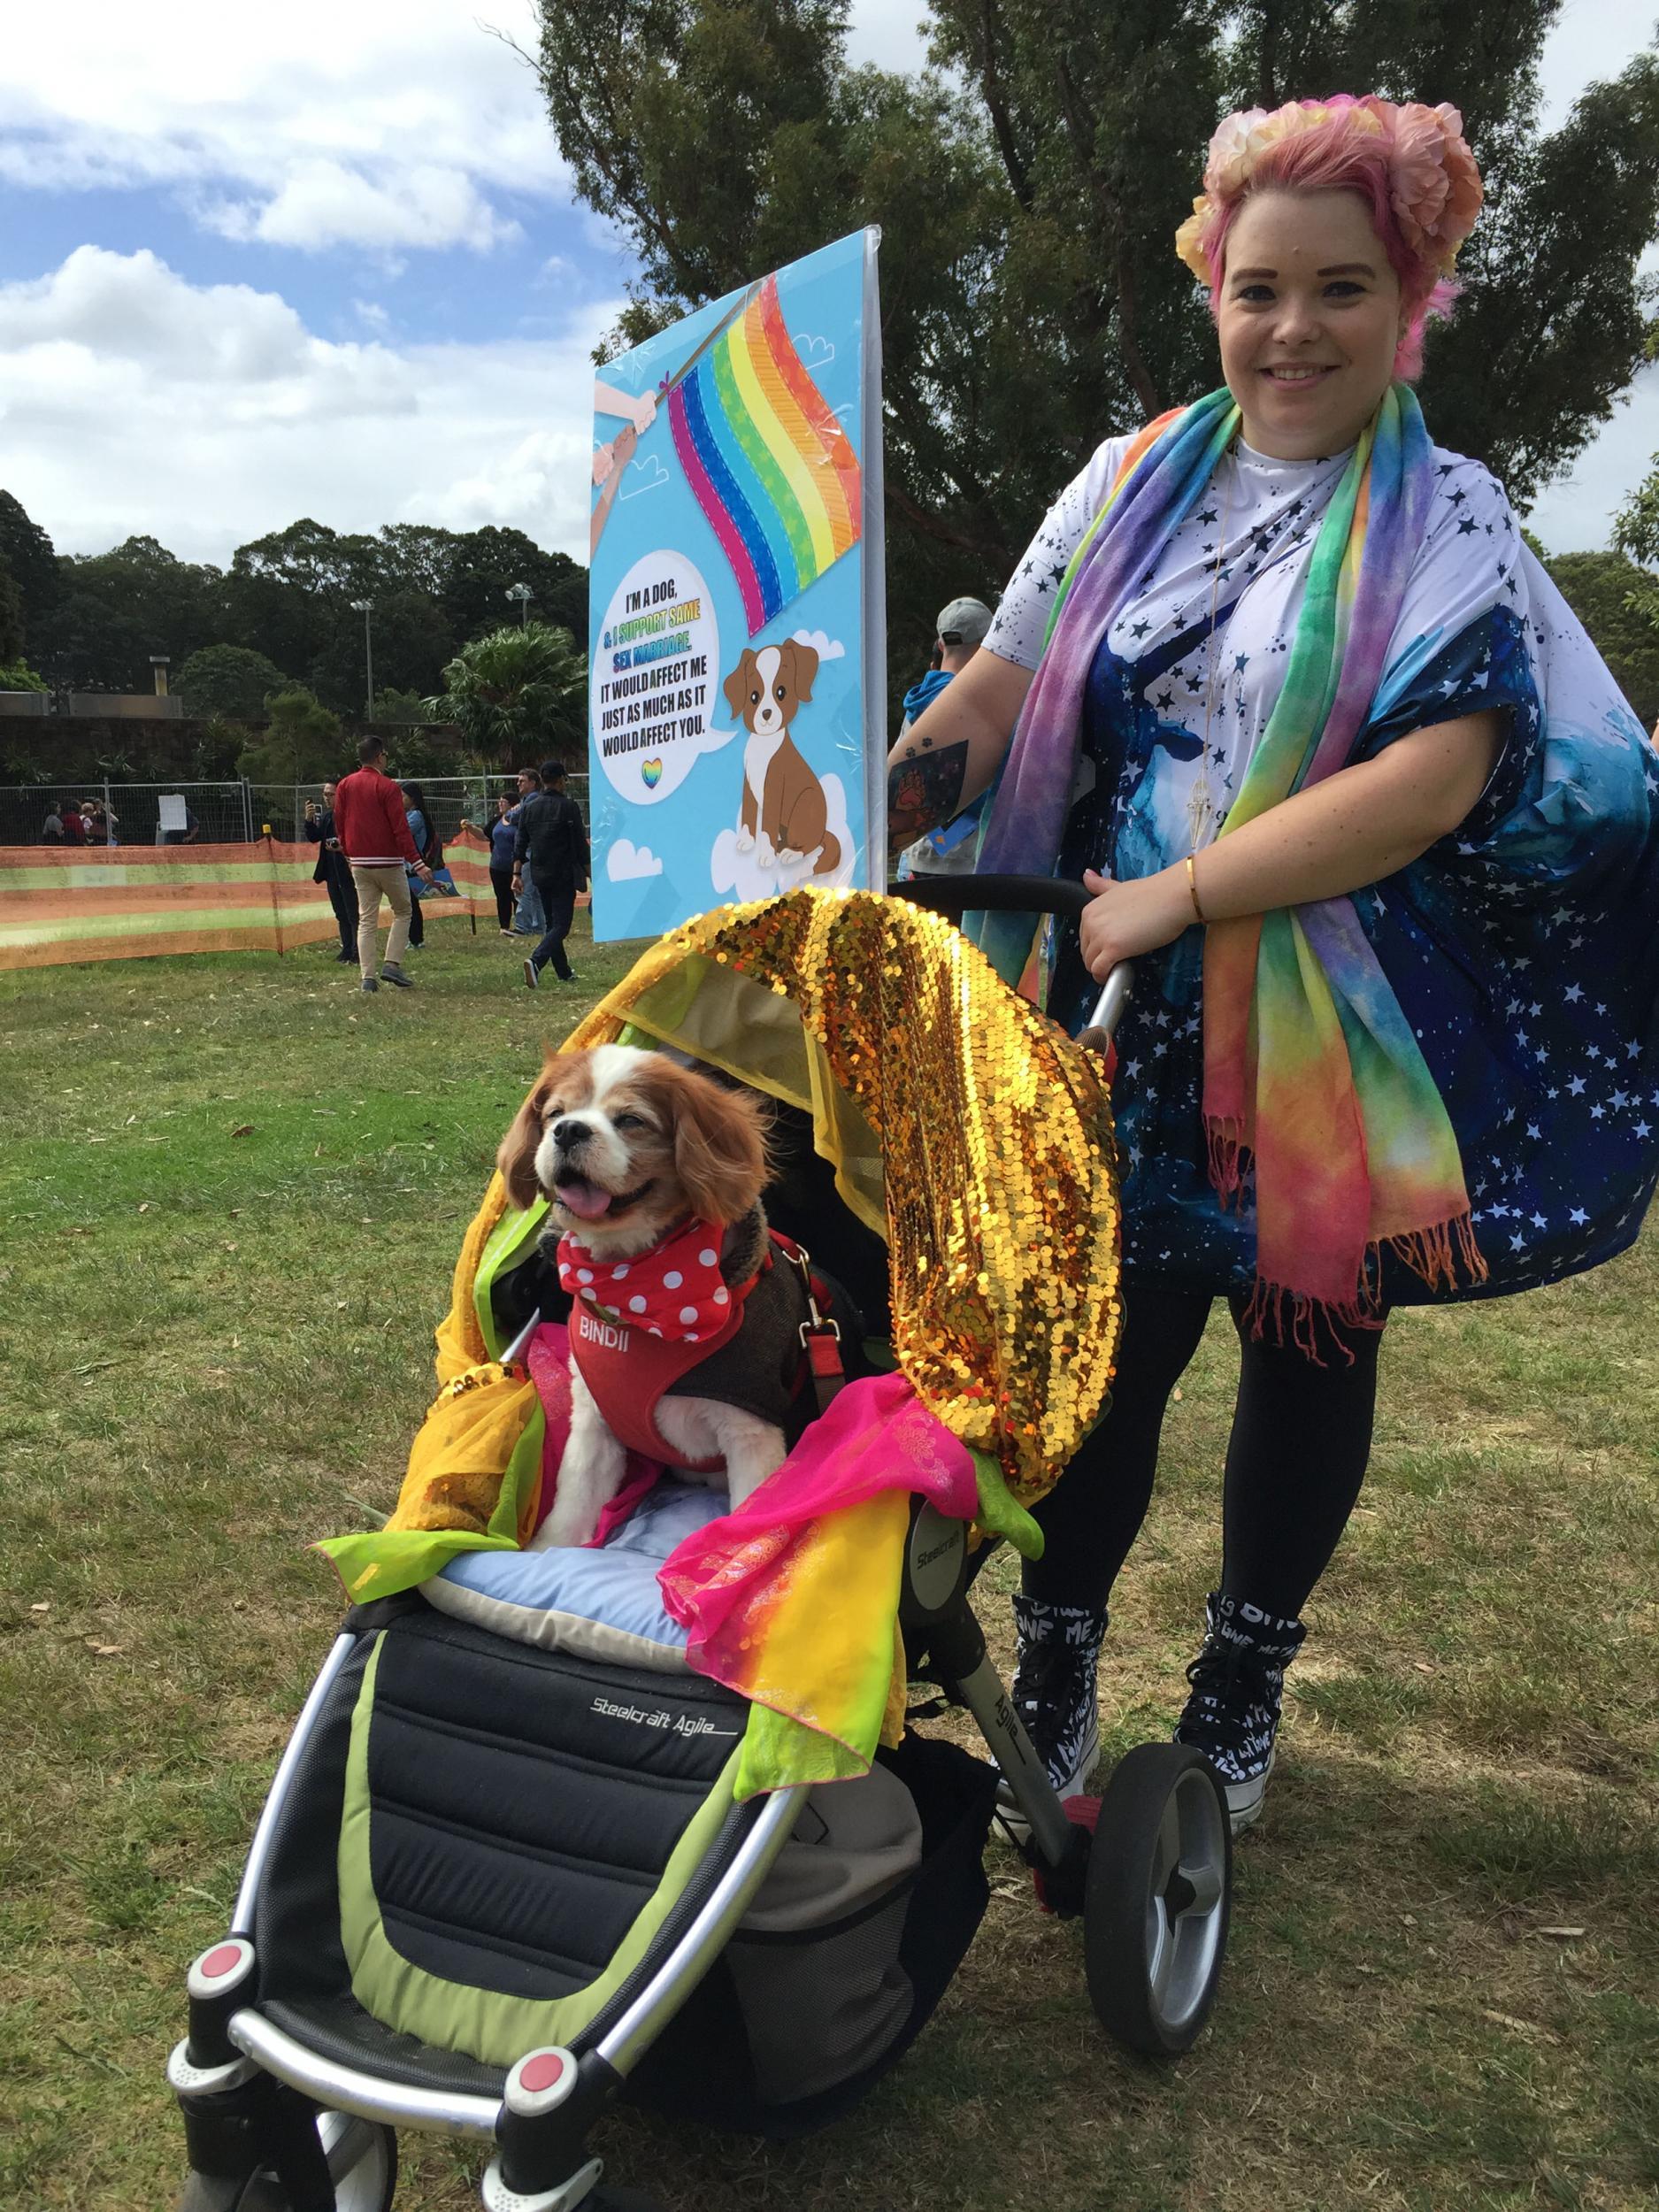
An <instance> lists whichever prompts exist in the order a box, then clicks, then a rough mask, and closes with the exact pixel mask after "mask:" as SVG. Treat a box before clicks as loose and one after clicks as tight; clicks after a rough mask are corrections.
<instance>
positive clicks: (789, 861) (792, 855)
mask: <svg viewBox="0 0 1659 2212" xmlns="http://www.w3.org/2000/svg"><path fill="white" fill-rule="evenodd" d="M805 858H806V855H805V854H804V853H798V852H796V850H795V847H794V846H793V845H780V847H779V849H778V864H779V866H780V867H782V868H793V867H794V865H795V862H796V861H797V860H804V859H805Z"/></svg>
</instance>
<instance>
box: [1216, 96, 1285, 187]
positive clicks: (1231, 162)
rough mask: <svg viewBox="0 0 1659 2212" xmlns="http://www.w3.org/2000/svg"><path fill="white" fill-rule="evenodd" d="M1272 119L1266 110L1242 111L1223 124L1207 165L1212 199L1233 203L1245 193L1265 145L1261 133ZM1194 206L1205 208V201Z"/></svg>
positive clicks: (1219, 127) (1250, 109)
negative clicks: (1244, 190) (1262, 147)
mask: <svg viewBox="0 0 1659 2212" xmlns="http://www.w3.org/2000/svg"><path fill="white" fill-rule="evenodd" d="M1284 112H1285V111H1284V110H1283V108H1280V109H1279V114H1280V115H1282V114H1283V113H1284ZM1269 121H1270V117H1269V115H1268V112H1267V110H1266V109H1265V108H1240V110H1239V111H1238V113H1237V114H1236V115H1229V116H1227V117H1225V119H1224V120H1223V121H1222V122H1221V123H1220V125H1219V126H1218V127H1217V130H1216V134H1215V135H1214V137H1213V138H1212V139H1211V140H1210V154H1209V157H1208V159H1207V160H1206V161H1205V163H1204V190H1205V192H1206V193H1207V194H1208V195H1209V196H1210V198H1212V199H1217V200H1231V199H1233V198H1236V196H1238V194H1239V193H1240V192H1242V191H1243V189H1244V187H1245V185H1246V183H1247V182H1248V179H1249V174H1250V171H1251V169H1252V168H1253V166H1254V165H1255V162H1256V153H1257V151H1258V150H1259V149H1260V147H1261V146H1262V145H1263V143H1265V140H1264V139H1263V138H1262V137H1260V136H1259V135H1258V134H1259V133H1260V132H1261V131H1262V129H1263V126H1264V125H1265V124H1266V123H1267V122H1269ZM1274 135H1275V136H1279V135H1280V134H1279V133H1278V132H1276V133H1275V134H1274ZM1202 205H1203V201H1202V199H1201V200H1196V201H1194V207H1195V208H1196V207H1202Z"/></svg>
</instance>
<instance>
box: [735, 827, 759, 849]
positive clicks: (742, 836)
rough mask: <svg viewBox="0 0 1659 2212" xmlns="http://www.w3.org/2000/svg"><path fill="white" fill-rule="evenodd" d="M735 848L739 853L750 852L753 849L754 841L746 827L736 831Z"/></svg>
mask: <svg viewBox="0 0 1659 2212" xmlns="http://www.w3.org/2000/svg"><path fill="white" fill-rule="evenodd" d="M737 849H738V850H739V852H741V853H752V852H753V851H754V849H755V841H754V839H753V838H752V837H751V836H750V835H749V832H748V831H747V830H746V829H741V830H739V832H738V833H737Z"/></svg>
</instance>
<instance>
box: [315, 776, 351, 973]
mask: <svg viewBox="0 0 1659 2212" xmlns="http://www.w3.org/2000/svg"><path fill="white" fill-rule="evenodd" d="M337 789H338V785H337V784H336V783H335V781H334V778H333V777H332V776H331V777H330V778H329V780H328V781H327V782H326V783H325V784H324V786H323V803H322V804H321V806H319V805H318V803H317V802H316V800H315V799H307V800H306V802H305V841H306V842H307V844H311V845H315V846H316V848H317V865H316V866H315V867H314V868H313V869H312V870H311V881H312V882H313V883H326V885H327V887H328V903H329V905H330V906H332V907H333V908H334V922H335V925H336V926H337V927H338V929H339V931H340V949H339V951H338V952H337V953H336V954H335V955H334V958H335V959H336V960H337V961H338V962H339V963H340V964H341V965H342V967H344V966H347V965H349V964H350V963H351V962H352V961H354V960H355V959H356V958H357V890H356V888H355V887H354V886H353V884H352V880H351V864H350V862H349V860H348V859H347V858H346V856H345V854H344V853H343V852H342V849H341V845H340V840H339V837H338V836H337V835H336V834H335V831H334V793H335V791H336V790H337Z"/></svg>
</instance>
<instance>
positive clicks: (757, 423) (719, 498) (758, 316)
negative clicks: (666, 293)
mask: <svg viewBox="0 0 1659 2212" xmlns="http://www.w3.org/2000/svg"><path fill="white" fill-rule="evenodd" d="M668 419H669V422H670V424H671V426H672V431H673V439H674V450H675V452H676V453H677V454H678V455H679V457H680V466H681V467H682V468H683V469H684V470H685V472H686V480H687V483H688V484H689V485H690V486H691V489H692V492H693V495H695V499H696V502H697V504H698V506H699V507H701V508H702V510H703V514H704V516H705V517H706V518H707V519H708V523H709V526H710V529H711V530H712V531H713V532H714V534H715V536H716V537H717V538H718V540H719V541H720V549H721V551H722V552H723V553H724V554H725V556H726V560H727V562H728V563H729V565H730V566H731V570H732V573H733V576H734V577H735V579H736V580H737V585H738V588H739V590H740V591H741V594H742V598H743V611H744V614H745V616H746V618H747V619H748V622H749V635H750V637H753V636H754V635H755V634H756V632H757V630H759V629H761V628H763V627H764V625H765V624H766V623H768V622H769V621H771V619H772V617H773V616H774V615H775V614H776V613H777V612H778V611H779V610H780V608H782V607H787V605H788V603H789V602H790V601H791V600H792V599H795V598H798V597H799V595H801V593H802V592H803V591H804V590H805V589H806V588H807V586H808V585H809V584H810V583H812V582H814V581H815V580H817V578H818V577H820V576H821V575H823V573H824V572H825V570H826V569H827V568H829V567H830V566H831V565H833V563H834V562H836V561H838V560H839V559H840V558H841V555H842V554H843V553H845V552H846V551H847V549H848V548H849V546H851V545H855V544H856V542H857V541H858V537H859V534H860V527H861V525H860V516H861V513H862V505H861V494H862V485H861V480H860V476H859V469H858V457H857V456H856V454H855V452H854V451H853V449H852V444H851V442H850V441H849V438H848V435H847V434H846V432H845V431H844V430H843V429H842V428H841V424H840V423H839V422H838V421H837V420H836V419H835V417H834V416H833V414H832V413H831V412H830V410H829V407H828V406H827V404H826V402H825V398H824V395H823V394H822V393H821V392H820V391H819V390H818V386H817V385H816V384H814V382H813V381H812V379H811V378H810V376H809V375H808V373H807V369H806V365H805V363H804V362H803V360H802V358H801V357H800V355H799V354H798V353H797V352H796V351H795V342H794V341H793V340H792V339H791V337H790V335H789V333H788V331H787V329H786V328H785V326H784V319H783V310H782V308H781V307H780V304H779V300H778V280H777V278H776V277H775V276H769V277H768V278H767V279H766V280H765V282H764V284H760V285H758V286H757V287H756V288H755V290H754V292H753V293H752V294H751V295H750V296H749V301H748V303H747V304H746V305H745V306H744V308H743V309H742V311H741V313H740V314H738V315H736V316H735V317H734V318H733V320H732V322H731V323H730V325H729V326H727V327H726V329H725V330H723V331H722V332H721V333H720V334H719V335H718V337H717V338H716V340H715V341H714V342H713V343H712V344H711V345H709V346H707V347H706V348H705V349H703V350H702V351H700V352H699V353H698V354H697V355H696V356H695V358H694V360H693V362H692V363H691V365H689V366H688V367H687V369H686V371H685V372H684V373H682V374H681V375H680V377H679V379H678V380H676V381H675V382H674V383H673V384H672V387H671V388H670V390H669V393H668Z"/></svg>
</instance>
